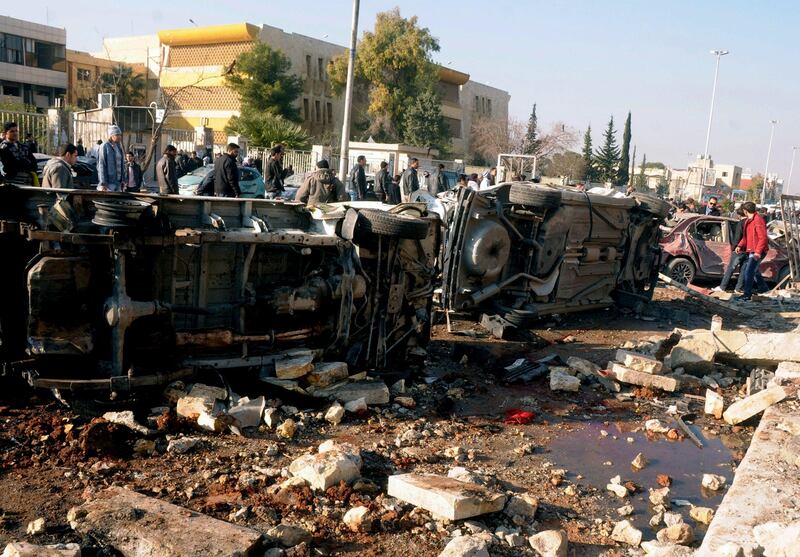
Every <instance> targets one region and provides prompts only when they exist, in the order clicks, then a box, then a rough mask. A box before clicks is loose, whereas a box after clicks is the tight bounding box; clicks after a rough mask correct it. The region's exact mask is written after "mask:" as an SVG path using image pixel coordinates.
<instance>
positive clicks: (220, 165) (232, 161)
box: [214, 143, 242, 197]
mask: <svg viewBox="0 0 800 557" xmlns="http://www.w3.org/2000/svg"><path fill="white" fill-rule="evenodd" d="M225 153H226V154H225V155H223V156H221V157H217V160H215V161H214V195H216V196H217V197H239V196H241V195H242V190H240V189H239V166H238V165H237V158H238V157H239V146H238V145H236V143H228V147H227V148H226V151H225Z"/></svg>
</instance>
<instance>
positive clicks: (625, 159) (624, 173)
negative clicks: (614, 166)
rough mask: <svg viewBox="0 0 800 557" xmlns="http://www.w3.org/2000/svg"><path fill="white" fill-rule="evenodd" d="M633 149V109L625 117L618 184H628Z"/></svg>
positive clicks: (620, 185)
mask: <svg viewBox="0 0 800 557" xmlns="http://www.w3.org/2000/svg"><path fill="white" fill-rule="evenodd" d="M630 149H631V111H630V110H629V111H628V117H627V118H626V119H625V129H624V130H623V132H622V152H621V154H620V157H619V170H617V180H616V185H617V186H618V187H624V186H627V185H628V178H629V176H628V168H629V167H630V165H631V159H630Z"/></svg>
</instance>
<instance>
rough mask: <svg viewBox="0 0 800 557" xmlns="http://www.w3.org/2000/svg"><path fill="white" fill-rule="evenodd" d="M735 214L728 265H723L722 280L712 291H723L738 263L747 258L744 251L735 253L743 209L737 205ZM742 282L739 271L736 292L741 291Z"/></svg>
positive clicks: (741, 274)
mask: <svg viewBox="0 0 800 557" xmlns="http://www.w3.org/2000/svg"><path fill="white" fill-rule="evenodd" d="M736 216H737V217H738V218H739V220H738V221H737V222H736V224H735V225H734V229H733V242H732V244H733V248H734V249H733V250H731V256H730V258H729V259H728V266H727V267H725V274H724V275H723V276H722V282H720V283H719V286H717V287H716V288H714V292H725V291H726V290H727V289H728V283H729V282H730V281H731V277H732V276H733V273H734V271H736V269H738V268H739V266H740V265H744V262H745V260H746V259H747V254H744V253H736V246H738V245H739V240H741V239H742V229H743V228H744V221H745V215H744V209H742V208H741V207H739V208H738V209H736ZM743 284H744V273H743V272H741V270H740V272H739V280H737V281H736V288H735V289H734V290H735V291H736V292H741V291H742V285H743Z"/></svg>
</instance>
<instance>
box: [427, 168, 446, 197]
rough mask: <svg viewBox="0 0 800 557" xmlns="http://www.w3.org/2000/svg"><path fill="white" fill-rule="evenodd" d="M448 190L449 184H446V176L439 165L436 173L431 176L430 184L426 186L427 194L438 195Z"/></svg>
mask: <svg viewBox="0 0 800 557" xmlns="http://www.w3.org/2000/svg"><path fill="white" fill-rule="evenodd" d="M448 189H450V184H449V183H448V182H447V174H445V173H444V165H443V164H442V163H439V166H437V167H436V171H435V172H434V173H433V175H432V176H431V182H430V185H429V186H428V193H430V194H431V195H439V194H440V193H444V192H446V191H447V190H448Z"/></svg>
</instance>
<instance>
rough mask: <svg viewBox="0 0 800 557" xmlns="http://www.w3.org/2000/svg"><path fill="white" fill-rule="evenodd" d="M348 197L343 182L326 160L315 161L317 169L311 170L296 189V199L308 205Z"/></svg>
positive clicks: (344, 199)
mask: <svg viewBox="0 0 800 557" xmlns="http://www.w3.org/2000/svg"><path fill="white" fill-rule="evenodd" d="M348 199H350V197H349V196H348V195H347V192H346V191H345V189H344V184H343V183H342V181H341V180H339V178H337V177H336V173H335V172H334V171H333V170H331V169H330V167H329V165H328V161H326V160H324V159H323V160H321V161H317V170H316V171H315V172H313V173H312V174H311V175H310V176H309V177H308V178H306V181H305V182H303V185H302V186H300V189H299V190H297V200H298V201H300V202H301V203H305V204H306V205H307V206H309V207H317V206H319V205H321V204H323V203H336V202H337V201H347V200H348Z"/></svg>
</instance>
